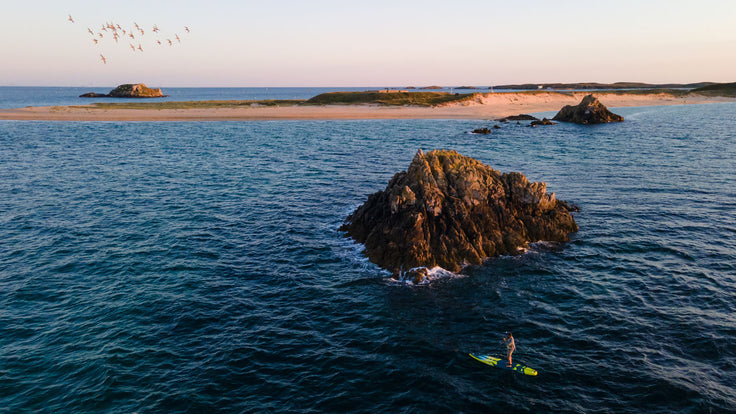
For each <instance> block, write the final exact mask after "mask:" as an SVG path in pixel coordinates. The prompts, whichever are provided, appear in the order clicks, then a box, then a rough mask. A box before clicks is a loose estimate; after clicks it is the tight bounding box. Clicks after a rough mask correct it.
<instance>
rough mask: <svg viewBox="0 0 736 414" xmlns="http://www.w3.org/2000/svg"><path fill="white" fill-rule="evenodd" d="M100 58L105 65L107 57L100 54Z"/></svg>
mask: <svg viewBox="0 0 736 414" xmlns="http://www.w3.org/2000/svg"><path fill="white" fill-rule="evenodd" d="M100 60H101V61H102V63H104V64H106V65H107V59H105V57H104V56H102V54H100Z"/></svg>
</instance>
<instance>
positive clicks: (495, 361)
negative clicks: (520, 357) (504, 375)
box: [468, 354, 537, 376]
mask: <svg viewBox="0 0 736 414" xmlns="http://www.w3.org/2000/svg"><path fill="white" fill-rule="evenodd" d="M468 355H470V356H471V357H473V358H474V359H477V360H478V361H480V362H482V363H484V364H488V365H490V366H492V367H496V368H501V369H505V370H509V371H516V372H520V373H522V374H524V375H532V376H535V375H537V371H536V370H534V369H531V368H529V367H526V366H524V365H521V364H516V363H515V364H512V365H511V366H508V360H506V359H501V358H497V357H494V356H491V355H473V354H468Z"/></svg>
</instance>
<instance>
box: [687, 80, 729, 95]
mask: <svg viewBox="0 0 736 414" xmlns="http://www.w3.org/2000/svg"><path fill="white" fill-rule="evenodd" d="M690 93H697V94H698V95H705V96H726V97H736V82H734V83H719V84H717V85H710V86H704V87H702V88H696V89H693V90H691V91H690Z"/></svg>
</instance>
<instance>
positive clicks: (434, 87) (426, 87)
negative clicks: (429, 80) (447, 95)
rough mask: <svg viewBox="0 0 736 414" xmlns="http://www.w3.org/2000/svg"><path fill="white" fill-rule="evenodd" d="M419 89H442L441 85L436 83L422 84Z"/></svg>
mask: <svg viewBox="0 0 736 414" xmlns="http://www.w3.org/2000/svg"><path fill="white" fill-rule="evenodd" d="M419 89H443V88H442V87H441V86H438V85H432V86H423V87H421V88H419Z"/></svg>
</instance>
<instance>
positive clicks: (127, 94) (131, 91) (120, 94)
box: [79, 83, 168, 98]
mask: <svg viewBox="0 0 736 414" xmlns="http://www.w3.org/2000/svg"><path fill="white" fill-rule="evenodd" d="M164 96H168V95H164V93H163V92H162V91H161V89H160V88H159V89H153V88H149V87H147V86H146V84H144V83H126V84H124V85H120V86H118V87H117V88H115V89H113V90H111V91H110V93H108V94H106V95H105V94H100V93H94V92H89V93H85V94H82V95H79V97H80V98H163V97H164Z"/></svg>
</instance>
